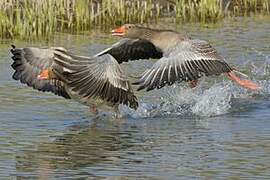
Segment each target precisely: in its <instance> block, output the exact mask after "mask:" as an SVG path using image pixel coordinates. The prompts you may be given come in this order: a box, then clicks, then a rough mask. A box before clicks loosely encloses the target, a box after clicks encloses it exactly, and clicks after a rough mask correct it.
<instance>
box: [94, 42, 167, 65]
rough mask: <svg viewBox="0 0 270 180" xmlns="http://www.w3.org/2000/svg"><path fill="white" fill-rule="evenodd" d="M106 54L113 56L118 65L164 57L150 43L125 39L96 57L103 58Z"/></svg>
mask: <svg viewBox="0 0 270 180" xmlns="http://www.w3.org/2000/svg"><path fill="white" fill-rule="evenodd" d="M104 54H110V55H112V56H113V57H114V58H115V59H116V61H117V62H118V63H122V62H128V61H130V60H139V59H149V58H153V59H159V58H161V57H162V52H161V51H159V50H158V49H157V48H156V47H155V46H154V45H153V44H152V43H151V42H150V41H147V40H143V39H123V40H121V41H119V42H117V43H115V44H113V45H112V46H111V47H109V48H107V49H105V50H103V51H101V52H100V53H98V54H96V55H95V56H96V57H97V56H102V55H104Z"/></svg>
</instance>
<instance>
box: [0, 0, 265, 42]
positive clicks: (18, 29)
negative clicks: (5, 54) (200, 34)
mask: <svg viewBox="0 0 270 180" xmlns="http://www.w3.org/2000/svg"><path fill="white" fill-rule="evenodd" d="M252 13H254V14H267V15H269V14H270V1H269V0H141V1H131V0H38V1H37V0H1V1H0V37H2V38H14V37H18V38H21V39H24V38H27V39H29V37H30V38H32V39H37V38H40V37H42V38H49V37H51V36H52V35H53V34H54V33H55V32H68V33H78V32H84V31H89V30H91V29H95V28H103V29H107V28H110V27H111V26H114V25H120V24H123V23H128V22H131V23H145V22H156V21H158V20H159V19H160V18H162V17H166V16H167V17H172V19H173V20H175V21H176V22H186V21H199V22H217V21H218V20H220V19H222V18H224V17H226V16H240V15H241V16H242V15H243V16H248V15H250V14H252Z"/></svg>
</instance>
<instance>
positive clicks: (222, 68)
mask: <svg viewBox="0 0 270 180" xmlns="http://www.w3.org/2000/svg"><path fill="white" fill-rule="evenodd" d="M230 71H232V68H231V67H230V66H229V65H228V64H227V63H226V62H225V61H224V60H223V59H222V58H221V57H220V56H219V55H218V53H217V51H216V50H215V49H214V48H213V47H212V46H211V45H210V44H209V43H208V42H206V41H202V40H188V41H182V42H181V43H179V44H178V45H177V47H175V48H174V50H173V51H172V52H170V53H169V54H168V56H166V57H163V58H161V59H160V60H158V61H157V62H156V63H155V64H154V65H153V66H152V67H151V68H150V69H148V70H147V71H145V72H144V73H143V74H142V76H141V78H140V79H139V80H138V81H137V82H135V83H134V84H137V85H140V86H139V88H138V90H141V89H145V88H146V90H147V91H150V90H153V89H155V88H162V87H163V86H165V85H166V84H168V85H172V84H173V83H175V82H176V81H177V82H180V81H192V80H196V79H198V78H200V77H201V76H202V75H203V74H205V75H206V76H209V75H219V74H221V73H225V72H230Z"/></svg>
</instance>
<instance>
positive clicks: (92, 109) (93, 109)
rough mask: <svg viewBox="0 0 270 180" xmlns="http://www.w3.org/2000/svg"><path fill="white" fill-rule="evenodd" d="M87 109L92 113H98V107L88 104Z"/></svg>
mask: <svg viewBox="0 0 270 180" xmlns="http://www.w3.org/2000/svg"><path fill="white" fill-rule="evenodd" d="M89 111H90V112H91V113H93V114H95V115H96V114H98V109H97V107H96V106H89Z"/></svg>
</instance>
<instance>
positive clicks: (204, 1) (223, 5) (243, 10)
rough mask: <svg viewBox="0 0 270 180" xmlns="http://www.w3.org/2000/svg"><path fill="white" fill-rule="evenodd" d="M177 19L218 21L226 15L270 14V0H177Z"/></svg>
mask: <svg viewBox="0 0 270 180" xmlns="http://www.w3.org/2000/svg"><path fill="white" fill-rule="evenodd" d="M175 8H176V20H177V21H178V22H179V21H199V22H203V23H205V22H216V21H218V20H220V19H223V18H224V17H226V16H243V15H244V16H247V15H250V14H252V13H253V14H268V15H269V14H270V11H269V10H270V0H176V6H175Z"/></svg>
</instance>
